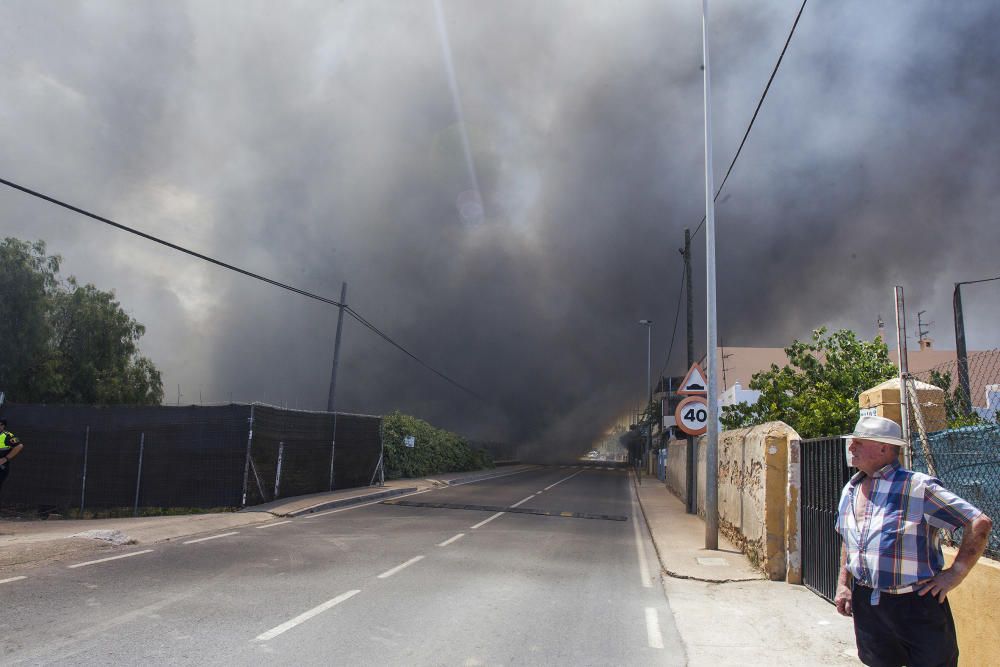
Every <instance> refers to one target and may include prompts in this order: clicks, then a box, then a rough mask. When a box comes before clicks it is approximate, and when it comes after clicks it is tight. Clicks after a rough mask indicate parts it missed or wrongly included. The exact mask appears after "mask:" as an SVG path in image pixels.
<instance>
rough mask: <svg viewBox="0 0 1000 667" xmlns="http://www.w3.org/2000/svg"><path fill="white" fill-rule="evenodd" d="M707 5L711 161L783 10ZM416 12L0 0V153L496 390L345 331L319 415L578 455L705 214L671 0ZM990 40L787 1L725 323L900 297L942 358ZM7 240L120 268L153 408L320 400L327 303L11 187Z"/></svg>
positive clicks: (728, 224) (677, 366)
mask: <svg viewBox="0 0 1000 667" xmlns="http://www.w3.org/2000/svg"><path fill="white" fill-rule="evenodd" d="M712 5H713V7H714V14H713V18H712V38H713V50H712V58H713V60H712V72H713V76H714V86H713V89H714V96H715V97H714V112H715V113H714V131H715V146H716V151H715V164H716V171H717V174H718V175H717V177H716V179H717V180H716V182H717V183H718V182H719V181H720V180H721V176H722V173H723V172H724V170H725V167H726V166H727V165H728V163H729V160H730V158H731V156H732V154H733V152H734V150H735V148H736V146H737V145H738V142H739V140H740V138H741V136H742V133H743V131H744V129H745V128H746V124H747V122H748V121H749V118H750V115H751V113H752V111H753V108H754V106H755V104H756V102H757V98H758V96H759V94H760V91H761V90H762V89H763V85H764V83H765V82H766V80H767V77H768V75H769V73H770V70H771V67H772V66H773V63H774V60H775V59H776V57H777V54H778V53H779V51H780V49H781V46H782V44H783V42H784V39H785V36H786V35H787V31H788V29H789V27H790V26H791V22H792V19H793V18H794V12H795V10H796V9H797V3H796V4H795V6H793V5H792V4H791V3H786V2H777V1H776V0H775V1H770V2H738V3H736V2H727V3H722V2H714V3H712ZM441 8H442V12H443V16H444V20H445V24H446V26H447V33H448V36H449V44H448V45H447V46H448V47H449V48H447V49H443V48H442V42H441V39H442V32H441V30H440V29H439V26H438V23H437V20H436V18H435V10H434V3H433V1H432V0H426V1H417V2H369V1H368V0H365V1H363V2H361V1H353V2H351V1H349V2H342V3H337V4H334V3H281V4H276V3H273V2H263V1H261V2H241V3H238V4H233V3H222V2H216V3H209V2H201V1H199V2H190V3H187V4H183V3H142V4H141V5H136V4H134V3H127V2H116V3H112V2H104V3H81V4H75V5H74V4H71V3H66V2H55V1H51V2H49V1H43V2H38V1H27V0H25V1H23V2H5V3H3V5H0V43H2V44H3V45H4V47H3V48H2V49H0V89H2V90H3V91H4V100H3V104H2V105H0V146H3V151H2V152H0V175H2V176H3V177H5V178H8V179H11V180H15V181H19V182H22V183H24V184H25V185H28V186H29V187H34V188H37V189H40V190H43V191H46V192H49V193H51V194H53V195H55V196H58V197H62V198H64V199H66V200H68V201H71V202H73V203H75V204H78V205H80V206H83V207H85V208H89V209H91V210H94V211H97V212H99V213H103V214H105V215H108V216H110V217H113V218H115V219H118V220H120V221H122V222H125V223H126V224H131V225H134V226H136V227H139V228H141V229H143V230H145V231H148V232H151V233H154V234H158V235H162V236H164V237H166V238H167V239H169V240H171V241H174V242H177V243H181V244H184V245H188V246H190V247H193V248H195V249H198V250H200V251H202V252H206V253H209V254H212V255H215V256H218V257H219V258H221V259H223V260H225V261H229V262H232V263H235V264H239V265H242V266H245V267H247V268H250V269H252V270H254V271H258V272H261V273H264V274H266V275H269V276H272V277H274V278H276V279H279V280H283V281H287V282H291V283H293V284H295V285H298V286H300V287H302V288H305V289H308V290H312V291H316V292H319V293H322V294H325V295H327V296H329V297H332V298H336V297H337V296H338V295H339V291H340V283H341V281H347V282H348V284H349V288H348V302H349V303H350V304H351V305H352V306H353V307H355V308H356V309H357V310H358V311H359V312H361V313H362V314H363V315H364V316H365V317H367V318H368V319H369V320H371V321H372V322H373V323H375V324H376V325H378V326H380V327H381V328H383V329H384V330H386V331H387V332H388V333H389V334H390V335H391V336H393V337H394V338H395V339H397V340H398V341H400V342H401V343H403V344H404V345H406V346H407V347H408V348H409V349H411V350H412V351H413V352H414V353H416V354H417V355H419V356H421V357H422V358H423V359H425V360H426V361H427V362H428V363H430V364H431V365H433V366H435V367H437V368H440V369H441V370H443V371H444V372H445V373H447V374H449V375H451V376H452V377H454V378H455V379H456V380H458V381H459V382H462V383H464V384H466V385H468V386H470V387H472V388H473V389H475V390H476V391H477V392H478V393H480V394H482V395H484V396H486V397H487V398H488V399H489V400H488V402H487V403H483V402H480V401H478V400H476V399H472V398H470V397H468V396H467V395H464V394H463V393H461V392H460V391H458V390H456V389H454V388H453V387H451V386H450V385H448V384H446V383H444V382H443V381H441V380H440V379H438V378H436V377H434V376H433V375H431V374H429V373H428V372H426V371H425V370H423V369H422V368H420V367H419V366H417V365H416V364H414V363H413V362H412V361H410V360H408V359H407V358H405V357H404V356H403V355H401V354H400V353H398V352H397V351H394V350H393V349H392V348H390V347H389V346H387V345H386V344H385V343H384V342H382V341H380V340H379V339H377V338H376V337H374V336H373V335H371V334H370V333H368V332H366V331H365V330H364V329H362V328H361V327H360V326H358V325H357V324H356V323H354V322H353V321H351V320H348V321H347V323H346V326H345V339H344V345H343V350H342V351H343V362H342V365H341V369H340V376H339V382H338V408H340V409H343V410H348V411H356V412H364V413H381V412H384V411H388V410H392V409H397V408H398V409H401V410H403V411H405V412H409V413H412V414H416V415H418V416H421V417H423V418H426V419H428V420H430V421H432V422H434V423H436V424H439V425H442V426H445V427H448V428H452V429H455V430H458V431H461V432H463V433H466V434H468V435H470V436H475V437H481V438H493V439H502V440H510V441H516V442H522V443H527V444H529V445H530V446H531V447H533V451H534V452H535V453H536V454H538V455H541V454H543V453H554V452H571V453H574V454H575V453H579V452H582V451H586V450H588V449H589V448H590V443H591V442H592V440H593V439H595V438H596V437H599V435H600V433H601V431H602V429H603V428H605V427H606V426H607V425H608V424H609V423H611V422H612V421H613V419H614V418H615V417H616V416H617V415H618V414H620V413H622V412H623V411H625V410H627V409H628V408H629V407H630V406H633V405H635V404H636V403H638V402H639V401H640V400H641V399H642V396H643V394H644V392H645V372H646V332H645V330H644V329H643V328H642V327H640V326H639V325H638V324H637V321H638V320H639V319H642V318H651V319H653V320H655V325H654V330H653V332H654V353H653V357H654V361H653V365H654V373H655V371H657V370H659V368H660V367H661V366H662V364H663V362H664V359H665V357H666V351H667V346H668V343H669V341H670V327H671V325H672V323H673V318H674V307H675V305H676V298H677V293H678V288H679V278H680V273H681V267H680V264H679V260H680V256H679V255H678V253H677V251H676V249H677V248H678V247H680V246H681V245H682V242H683V228H684V227H685V226H688V227H692V228H693V227H694V226H695V225H697V223H698V221H699V219H700V218H701V216H702V214H703V211H704V180H703V134H702V133H703V125H702V88H701V70H700V65H701V32H700V31H701V23H700V14H699V10H700V3H684V6H681V4H680V3H664V2H658V1H653V0H633V1H632V2H618V3H606V2H602V1H598V0H594V1H593V2H578V1H575V0H574V1H566V2H557V1H555V0H552V1H549V2H544V3H542V2H535V1H533V0H523V1H517V2H510V1H508V2H475V3H469V2H455V1H453V0H442V2H441ZM998 30H1000V9H997V7H996V5H995V3H992V2H987V1H985V0H983V1H981V2H962V3H952V4H950V5H948V6H947V7H945V6H943V5H941V4H940V3H936V2H908V3H891V5H879V4H877V3H876V4H873V3H869V2H861V1H860V0H853V1H849V2H839V3H833V4H830V3H814V4H812V5H810V6H808V7H807V8H806V11H805V14H804V16H803V19H802V22H801V24H800V26H799V29H798V32H797V33H796V36H795V38H794V40H793V42H792V45H791V47H790V49H789V53H788V55H787V57H786V60H785V63H784V65H783V66H782V69H781V71H780V72H779V74H778V76H777V79H776V80H775V84H774V86H773V88H772V90H771V93H770V95H769V97H768V99H767V101H766V102H765V105H764V108H763V110H762V112H761V116H760V118H759V119H758V122H757V125H756V126H755V129H754V132H753V134H752V135H751V138H750V141H749V143H748V144H747V147H746V149H745V150H744V153H743V156H742V157H741V159H740V162H739V163H738V164H737V166H736V169H735V171H734V173H733V175H732V177H731V179H730V182H729V184H728V185H727V188H726V194H725V195H724V196H723V198H722V199H721V200H720V203H719V206H718V209H717V220H718V234H719V236H718V269H719V271H718V276H719V303H720V307H719V318H720V333H721V335H722V338H723V341H724V342H725V344H727V345H768V346H780V345H785V344H787V343H788V342H790V341H791V339H792V338H796V337H798V338H802V337H805V336H808V335H809V332H810V330H812V329H813V328H816V327H818V326H821V325H829V326H832V327H851V328H854V329H856V330H858V331H859V332H860V333H861V334H862V335H866V336H868V335H870V334H871V333H872V332H873V331H874V326H875V321H876V318H877V317H878V315H879V314H881V315H882V316H883V317H884V318H885V319H886V320H887V321H888V322H891V321H892V287H893V285H896V284H901V285H903V286H905V288H906V290H907V298H908V304H909V307H910V312H911V313H915V312H916V311H917V310H926V311H927V319H929V320H933V321H934V322H935V323H936V324H935V326H934V327H933V328H932V336H933V337H936V338H937V339H938V343H939V346H948V344H949V343H950V342H951V340H952V338H951V335H952V334H951V314H950V308H951V289H952V283H954V282H955V281H958V280H969V279H975V278H983V277H989V276H994V275H997V274H1000V270H998V262H997V259H996V250H997V248H998V247H1000V224H997V221H996V220H995V211H996V210H997V204H998V203H1000V202H998V198H1000V197H998V195H997V188H996V183H997V182H998V181H1000V164H998V158H997V156H998V155H1000V150H998V148H1000V146H998V139H1000V125H998V124H997V123H996V110H997V109H1000V92H998V91H1000V45H998V42H997V40H996V39H995V38H994V36H995V34H996V33H997V32H998ZM446 53H450V54H451V57H452V61H453V63H452V64H453V67H454V72H455V89H456V90H457V92H458V94H459V95H460V101H461V105H460V106H461V108H462V109H464V119H459V118H458V116H457V114H456V109H457V108H458V106H459V105H456V104H455V100H454V99H453V97H452V87H451V86H450V85H449V80H448V74H447V67H446V56H445V55H444V54H446ZM460 120H461V121H464V123H463V122H460ZM463 130H464V132H465V135H466V137H467V142H468V154H470V155H471V157H472V160H473V163H474V170H475V177H476V180H477V181H478V187H479V189H480V190H481V196H482V210H483V215H482V216H481V219H480V216H479V215H478V214H475V211H474V212H473V214H472V215H469V214H468V213H469V210H468V208H464V209H463V208H462V207H463V206H465V207H468V205H469V203H470V199H469V191H470V189H473V188H474V185H473V184H472V183H470V180H471V179H470V172H469V165H468V164H467V160H466V154H467V152H466V150H465V148H464V146H463V138H462V135H463ZM472 203H473V204H476V202H475V200H473V201H472ZM463 211H464V212H465V213H466V215H463ZM0 235H4V236H6V235H14V236H18V237H21V238H26V239H35V238H42V239H45V240H46V241H47V242H48V243H49V247H50V250H51V251H53V252H58V253H60V254H62V255H63V256H64V257H65V259H66V261H65V265H64V266H65V269H66V271H67V272H69V273H74V274H76V275H77V276H78V277H79V278H80V279H81V280H83V281H91V282H94V283H96V284H97V285H98V286H100V287H104V288H112V287H113V288H115V289H116V290H117V293H118V295H119V297H120V298H121V300H122V302H123V303H124V304H125V305H126V306H127V307H128V308H129V309H130V310H131V311H132V312H133V314H134V316H135V317H136V318H137V319H139V320H140V321H141V322H143V323H145V324H146V325H147V327H148V334H147V336H146V337H145V339H144V341H143V349H144V352H145V353H146V354H148V355H149V356H151V357H152V358H153V359H154V361H155V362H156V363H157V364H158V365H159V366H160V367H161V368H162V369H163V371H164V376H165V381H166V389H167V395H168V397H169V398H170V399H171V400H172V401H173V400H176V398H177V396H176V392H177V385H180V391H181V393H182V394H183V396H182V397H181V401H182V402H184V403H190V402H197V401H198V400H199V396H200V397H201V400H204V401H206V402H207V401H225V400H229V399H230V398H233V399H235V400H250V399H259V400H267V401H269V402H272V403H287V404H288V405H289V406H291V407H295V406H298V407H303V408H320V407H322V406H323V405H325V399H326V387H327V382H328V380H329V370H330V362H331V358H332V350H333V333H334V328H335V325H336V311H335V309H333V308H330V307H328V306H323V305H321V304H318V303H315V302H310V301H308V300H305V299H303V298H300V297H297V296H294V295H291V294H288V293H284V292H280V291H278V290H276V289H274V288H271V287H268V286H265V285H262V284H258V283H254V282H251V281H248V280H247V279H245V278H242V277H239V276H236V275H233V274H229V273H226V272H224V271H221V270H219V269H216V268H213V267H210V266H208V265H204V264H201V263H198V262H197V261H195V260H192V259H190V258H186V257H184V256H181V255H178V254H176V253H172V252H171V251H169V250H166V249H163V248H160V247H157V246H153V245H150V244H148V243H146V242H144V241H141V240H140V239H137V238H134V237H130V236H128V235H124V234H122V233H120V232H116V231H113V230H110V229H107V228H104V227H102V226H100V225H98V224H97V223H95V222H93V221H89V220H87V219H84V218H81V217H79V216H76V215H73V214H70V213H68V212H65V211H61V210H59V209H56V208H54V207H52V206H51V205H48V204H44V203H42V202H39V201H36V200H31V199H29V198H27V197H25V196H24V195H21V194H18V193H15V192H13V191H2V192H0ZM703 244H704V235H703V234H699V235H698V236H697V237H696V244H695V249H696V263H695V266H696V274H695V276H696V280H697V285H698V289H697V290H696V296H697V299H698V304H699V308H698V318H699V320H698V321H699V325H698V327H697V331H698V336H699V338H698V341H699V343H698V351H699V353H701V352H702V351H703V349H704V344H703V343H702V342H701V341H702V333H701V332H702V331H703V326H701V321H702V319H703V318H704V308H703V307H702V305H701V304H702V303H703V287H704V281H705V279H704V275H703V272H704V268H703V267H704V261H703V252H704V250H703V249H704V245H703ZM996 285H998V283H986V284H983V285H979V286H974V287H970V288H968V289H967V290H966V292H965V294H964V296H965V301H966V310H967V314H966V322H967V327H968V338H969V346H970V348H971V349H983V348H988V347H994V346H997V345H998V344H1000V337H998V335H997V333H996V332H997V326H996V325H997V320H998V315H1000V299H998V298H997V287H996ZM683 328H684V323H683V316H682V321H681V322H680V324H679V327H678V340H677V343H676V344H675V349H674V357H673V360H672V362H671V364H670V366H669V367H668V371H670V372H673V373H678V372H680V371H681V370H682V366H683V365H684V364H683V351H684V344H683V339H682V336H683ZM913 328H915V327H914V326H913V323H911V329H913Z"/></svg>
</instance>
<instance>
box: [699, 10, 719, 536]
mask: <svg viewBox="0 0 1000 667" xmlns="http://www.w3.org/2000/svg"><path fill="white" fill-rule="evenodd" d="M701 9H702V20H701V37H702V49H703V55H704V59H705V76H704V81H705V273H706V274H707V282H706V290H705V291H706V292H707V296H708V313H707V317H708V345H707V348H706V350H705V355H706V356H707V357H708V443H707V444H708V450H707V452H706V456H705V548H706V549H718V548H719V486H718V474H719V396H718V388H717V385H718V379H717V378H716V375H717V373H716V369H715V367H716V365H717V364H718V361H717V359H716V348H717V347H718V340H717V332H716V315H715V306H716V304H715V201H714V199H713V195H714V194H715V182H714V180H713V178H712V92H711V88H712V86H711V82H712V77H711V72H710V69H709V59H708V53H709V49H708V0H702V3H701Z"/></svg>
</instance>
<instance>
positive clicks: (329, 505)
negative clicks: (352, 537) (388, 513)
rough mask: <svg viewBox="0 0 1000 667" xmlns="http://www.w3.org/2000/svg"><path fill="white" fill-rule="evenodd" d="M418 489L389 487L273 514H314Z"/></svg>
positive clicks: (293, 515)
mask: <svg viewBox="0 0 1000 667" xmlns="http://www.w3.org/2000/svg"><path fill="white" fill-rule="evenodd" d="M418 490H419V489H418V488H417V487H415V486H413V487H407V488H405V489H389V490H388V491H377V492H375V493H366V494H365V495H363V496H354V497H353V498H340V499H338V500H327V501H325V502H322V503H317V504H315V505H310V506H309V507H303V508H302V509H297V510H292V511H291V512H284V513H281V514H278V513H276V512H271V514H274V516H281V517H296V516H302V515H303V514H312V513H314V512H320V511H322V510H328V509H333V508H334V507H348V506H350V505H357V504H360V503H364V502H368V501H371V500H381V499H382V498H392V497H394V496H401V495H403V494H404V493H413V492H415V491H418Z"/></svg>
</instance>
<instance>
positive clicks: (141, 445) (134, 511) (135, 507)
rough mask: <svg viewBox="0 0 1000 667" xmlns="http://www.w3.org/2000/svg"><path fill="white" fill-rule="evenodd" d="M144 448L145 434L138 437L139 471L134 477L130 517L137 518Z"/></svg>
mask: <svg viewBox="0 0 1000 667" xmlns="http://www.w3.org/2000/svg"><path fill="white" fill-rule="evenodd" d="M145 447H146V434H145V433H142V434H140V435H139V469H138V471H137V472H136V476H135V503H134V504H133V505H132V516H139V487H140V486H141V485H142V451H143V449H145Z"/></svg>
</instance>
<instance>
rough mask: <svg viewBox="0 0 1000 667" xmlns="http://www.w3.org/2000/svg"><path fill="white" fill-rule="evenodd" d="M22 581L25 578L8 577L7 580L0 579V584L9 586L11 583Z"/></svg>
mask: <svg viewBox="0 0 1000 667" xmlns="http://www.w3.org/2000/svg"><path fill="white" fill-rule="evenodd" d="M22 579H27V577H10V578H8V579H0V584H9V583H11V582H12V581H21V580H22Z"/></svg>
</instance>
